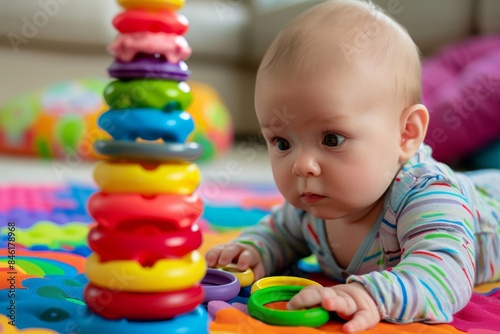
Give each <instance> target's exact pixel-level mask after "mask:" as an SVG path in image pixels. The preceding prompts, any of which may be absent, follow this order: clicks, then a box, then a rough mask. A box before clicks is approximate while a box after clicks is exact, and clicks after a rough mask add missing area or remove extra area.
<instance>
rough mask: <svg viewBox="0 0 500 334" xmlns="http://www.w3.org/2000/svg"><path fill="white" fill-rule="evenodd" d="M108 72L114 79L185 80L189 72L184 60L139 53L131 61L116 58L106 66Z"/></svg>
mask: <svg viewBox="0 0 500 334" xmlns="http://www.w3.org/2000/svg"><path fill="white" fill-rule="evenodd" d="M108 73H109V75H110V76H111V77H112V78H116V79H132V78H156V79H168V80H176V81H186V80H187V79H189V77H190V75H191V72H190V71H189V69H188V67H187V65H186V63H185V62H183V61H180V62H178V63H170V62H168V61H167V60H166V59H164V58H162V57H157V56H155V55H146V54H139V55H138V56H136V57H135V58H134V60H133V61H131V62H122V61H119V60H117V59H115V61H114V62H113V63H112V64H111V65H110V66H109V67H108Z"/></svg>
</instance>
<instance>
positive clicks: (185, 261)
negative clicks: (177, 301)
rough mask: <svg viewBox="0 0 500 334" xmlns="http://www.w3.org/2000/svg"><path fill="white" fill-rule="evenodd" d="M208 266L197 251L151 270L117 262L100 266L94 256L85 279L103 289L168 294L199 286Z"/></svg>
mask: <svg viewBox="0 0 500 334" xmlns="http://www.w3.org/2000/svg"><path fill="white" fill-rule="evenodd" d="M206 269H207V265H206V262H205V259H204V258H203V256H200V253H198V251H193V252H191V253H189V254H188V255H186V256H184V257H183V258H181V259H176V260H174V259H163V260H158V261H156V262H155V264H154V265H153V266H152V267H143V266H141V265H140V263H138V262H137V261H128V260H117V261H109V262H101V261H100V258H99V255H97V254H96V253H92V254H90V255H89V257H88V258H87V261H86V262H85V275H87V278H88V279H89V281H90V282H91V283H93V284H94V285H96V286H99V287H101V288H108V289H111V290H120V291H130V292H166V291H173V290H182V289H187V288H189V287H192V286H194V285H196V284H197V283H199V282H200V281H201V280H202V279H203V277H204V276H205V272H206Z"/></svg>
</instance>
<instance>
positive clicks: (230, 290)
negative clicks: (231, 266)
mask: <svg viewBox="0 0 500 334" xmlns="http://www.w3.org/2000/svg"><path fill="white" fill-rule="evenodd" d="M201 285H202V286H203V290H204V291H205V298H204V299H203V303H204V304H205V303H208V302H209V301H212V300H222V301H227V300H231V299H233V298H234V297H236V296H237V295H238V293H239V292H240V281H238V279H237V278H236V276H234V275H233V274H231V273H229V272H226V271H222V270H218V269H213V268H208V269H207V273H206V274H205V277H204V278H203V280H202V281H201Z"/></svg>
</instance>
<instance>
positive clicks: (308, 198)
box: [300, 192, 326, 203]
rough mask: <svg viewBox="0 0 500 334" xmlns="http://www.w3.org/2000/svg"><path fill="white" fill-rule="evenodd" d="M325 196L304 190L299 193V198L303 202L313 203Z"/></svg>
mask: <svg viewBox="0 0 500 334" xmlns="http://www.w3.org/2000/svg"><path fill="white" fill-rule="evenodd" d="M325 197H326V196H323V195H318V194H314V193H310V192H305V193H302V194H301V195H300V199H301V200H302V202H305V203H315V202H318V201H321V200H322V199H323V198H325Z"/></svg>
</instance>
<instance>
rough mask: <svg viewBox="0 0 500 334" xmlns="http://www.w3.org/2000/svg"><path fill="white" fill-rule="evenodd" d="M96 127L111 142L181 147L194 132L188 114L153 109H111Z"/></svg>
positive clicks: (178, 111)
mask: <svg viewBox="0 0 500 334" xmlns="http://www.w3.org/2000/svg"><path fill="white" fill-rule="evenodd" d="M97 124H99V127H100V128H101V129H103V130H104V131H106V132H107V133H109V134H110V135H111V137H113V139H114V140H130V141H135V140H136V139H137V138H142V139H145V140H157V139H163V141H165V142H175V143H183V142H185V141H186V139H187V137H188V136H189V134H190V133H191V132H192V131H193V130H194V121H193V119H192V117H191V115H190V114H189V113H188V112H186V111H182V110H174V111H163V110H160V109H154V108H130V109H110V110H108V111H106V112H104V113H102V114H101V116H99V119H98V120H97Z"/></svg>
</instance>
